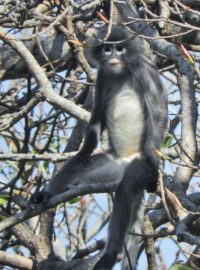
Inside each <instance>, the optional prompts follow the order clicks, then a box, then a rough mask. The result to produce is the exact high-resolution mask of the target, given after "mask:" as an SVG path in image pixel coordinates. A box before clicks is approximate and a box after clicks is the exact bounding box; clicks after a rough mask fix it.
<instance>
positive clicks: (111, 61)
mask: <svg viewBox="0 0 200 270" xmlns="http://www.w3.org/2000/svg"><path fill="white" fill-rule="evenodd" d="M108 63H109V64H110V65H113V66H114V65H118V64H119V63H120V61H119V60H118V59H117V58H111V59H110V60H109V61H108Z"/></svg>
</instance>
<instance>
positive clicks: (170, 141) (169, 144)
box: [162, 133, 173, 148]
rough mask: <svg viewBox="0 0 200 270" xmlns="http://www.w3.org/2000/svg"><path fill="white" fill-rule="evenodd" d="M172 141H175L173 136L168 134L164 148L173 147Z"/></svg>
mask: <svg viewBox="0 0 200 270" xmlns="http://www.w3.org/2000/svg"><path fill="white" fill-rule="evenodd" d="M172 141H173V136H172V135H171V134H169V133H168V134H167V136H166V137H165V140H164V142H163V144H162V148H169V147H170V146H171V145H172Z"/></svg>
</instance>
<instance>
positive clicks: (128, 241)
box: [121, 203, 145, 270]
mask: <svg viewBox="0 0 200 270" xmlns="http://www.w3.org/2000/svg"><path fill="white" fill-rule="evenodd" d="M144 208H145V207H144V204H143V203H141V204H140V208H139V210H138V218H137V220H136V221H135V222H130V225H129V229H128V233H127V235H126V238H125V241H124V251H123V258H122V266H121V269H122V270H130V269H131V270H133V269H136V267H137V258H138V256H139V253H140V250H141V246H142V239H143V237H142V236H141V235H142V233H143V230H142V227H143V219H144Z"/></svg>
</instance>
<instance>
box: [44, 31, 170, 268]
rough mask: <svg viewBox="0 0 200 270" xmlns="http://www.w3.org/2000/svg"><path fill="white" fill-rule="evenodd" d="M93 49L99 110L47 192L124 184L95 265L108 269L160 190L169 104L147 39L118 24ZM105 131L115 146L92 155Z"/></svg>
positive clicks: (117, 193) (96, 102)
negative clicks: (148, 198)
mask: <svg viewBox="0 0 200 270" xmlns="http://www.w3.org/2000/svg"><path fill="white" fill-rule="evenodd" d="M118 41H120V42H118ZM113 42H114V44H113ZM91 53H92V54H93V57H94V58H95V60H96V62H97V63H98V65H99V68H98V76H97V83H96V93H95V105H94V110H93V113H92V117H91V120H90V123H89V126H88V129H87V133H86V136H85V140H84V143H83V146H82V148H81V150H80V151H79V153H78V154H77V155H76V156H75V157H73V158H71V159H69V161H68V162H67V163H66V164H65V165H64V166H63V168H62V169H61V170H60V171H59V172H58V173H57V174H56V175H55V176H54V177H53V179H52V180H51V181H50V183H49V184H48V185H47V187H46V188H45V190H44V192H48V193H50V194H52V195H54V194H58V193H59V192H63V191H65V190H66V189H67V186H68V185H69V184H78V183H91V182H92V181H93V182H103V181H104V182H107V181H116V182H119V185H118V188H117V191H116V195H115V200H114V206H113V213H112V217H111V221H110V225H109V233H108V241H107V246H106V249H105V252H104V255H103V256H102V258H101V259H100V260H99V262H97V264H96V265H95V267H94V270H100V269H101V270H102V269H103V270H105V269H111V268H112V266H113V265H114V264H115V261H116V259H117V255H118V254H119V253H120V252H121V250H122V247H123V241H124V237H125V234H126V232H127V229H128V228H129V226H130V224H133V223H134V222H135V221H136V220H137V214H138V209H139V207H140V204H141V200H142V197H143V192H144V189H146V190H147V191H149V192H154V191H155V190H156V188H157V180H158V166H159V157H158V155H157V154H156V151H155V150H156V149H159V148H160V145H161V143H162V141H163V136H164V133H165V129H166V124H167V102H166V97H165V94H164V91H163V88H162V84H161V82H160V79H159V74H158V72H157V69H156V67H155V66H154V64H153V63H152V62H151V61H150V60H149V59H148V58H147V57H146V56H145V54H144V50H143V45H142V42H140V40H139V39H138V38H133V37H132V36H131V35H130V34H129V33H128V32H127V31H126V30H124V29H123V28H122V27H113V28H112V32H111V35H110V37H109V38H108V41H107V42H106V44H102V45H99V46H97V47H95V48H93V49H92V52H91ZM113 61H114V62H113ZM134 114H135V115H134ZM104 129H107V130H108V135H109V144H110V150H109V151H108V152H107V153H103V154H97V155H93V156H91V153H92V152H93V150H94V149H95V147H96V146H97V143H98V140H99V137H100V135H101V133H102V131H103V130H104ZM132 138H133V141H132ZM136 152H137V153H138V152H139V154H136ZM135 154H136V155H135ZM90 156H91V157H90ZM133 156H134V158H133ZM85 161H87V162H85Z"/></svg>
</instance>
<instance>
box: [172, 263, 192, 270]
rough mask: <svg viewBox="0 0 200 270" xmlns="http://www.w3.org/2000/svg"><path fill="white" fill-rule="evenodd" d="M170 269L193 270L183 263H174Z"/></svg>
mask: <svg viewBox="0 0 200 270" xmlns="http://www.w3.org/2000/svg"><path fill="white" fill-rule="evenodd" d="M168 270H192V268H190V267H189V266H186V265H182V264H174V265H172V266H171V267H170V268H169V269H168Z"/></svg>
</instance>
